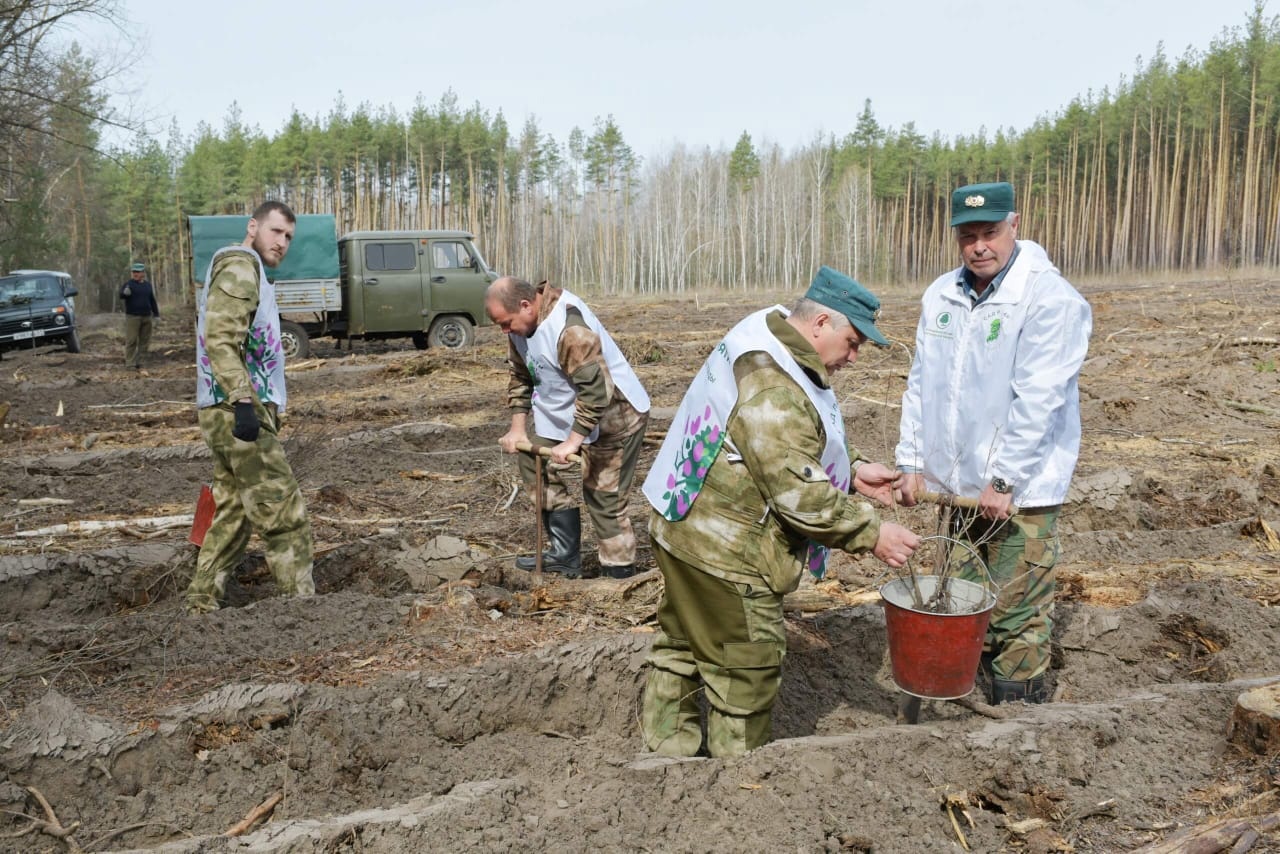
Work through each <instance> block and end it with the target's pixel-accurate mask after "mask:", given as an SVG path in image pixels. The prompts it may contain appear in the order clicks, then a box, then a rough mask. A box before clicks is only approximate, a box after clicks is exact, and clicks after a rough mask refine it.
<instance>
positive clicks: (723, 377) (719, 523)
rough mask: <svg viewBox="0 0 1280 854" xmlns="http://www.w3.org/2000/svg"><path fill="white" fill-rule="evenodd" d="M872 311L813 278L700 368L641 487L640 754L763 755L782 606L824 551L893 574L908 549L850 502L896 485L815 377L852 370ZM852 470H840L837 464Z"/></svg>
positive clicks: (907, 539) (866, 296) (864, 301)
mask: <svg viewBox="0 0 1280 854" xmlns="http://www.w3.org/2000/svg"><path fill="white" fill-rule="evenodd" d="M879 308H880V301H879V300H878V299H876V298H875V296H873V295H872V294H871V292H870V291H868V290H867V289H866V288H864V287H862V286H861V285H860V284H858V283H857V282H856V281H854V280H853V279H851V278H849V277H848V276H846V275H844V274H843V273H839V272H837V271H835V270H832V269H831V268H829V267H823V268H821V269H820V270H819V271H818V274H817V276H815V277H814V280H813V283H812V285H811V286H810V288H809V290H808V291H807V292H806V294H805V296H804V298H802V299H801V300H799V301H798V302H797V303H796V305H795V307H794V308H793V309H792V310H791V311H789V312H788V311H787V310H786V309H784V308H783V307H782V306H774V307H773V308H768V309H764V310H762V311H758V312H756V313H754V314H751V315H749V316H748V317H747V318H746V319H745V320H743V321H742V322H740V323H739V324H738V325H737V326H735V327H734V328H733V329H732V330H730V332H729V334H728V335H726V336H725V338H724V340H723V341H721V342H720V344H719V345H718V346H717V347H716V348H715V350H714V351H712V353H711V355H710V356H708V357H707V360H706V362H705V363H704V364H703V366H702V368H701V369H700V370H699V371H698V374H697V376H695V378H694V380H693V383H692V384H691V385H690V387H689V390H688V392H686V394H685V397H684V400H683V401H682V402H681V404H680V408H679V409H678V410H677V412H676V415H675V418H674V419H673V420H672V422H671V428H670V430H669V431H668V432H667V436H666V439H665V440H664V441H663V443H662V447H661V448H660V449H659V451H658V456H657V458H656V459H655V461H654V464H653V468H652V469H651V470H650V471H649V476H648V477H647V478H646V479H645V482H644V494H645V497H646V498H648V499H649V503H650V504H651V505H652V508H653V509H652V512H651V513H650V515H649V538H650V540H651V541H652V545H653V554H654V557H655V558H656V560H657V562H658V568H659V569H661V570H662V577H663V580H664V581H665V583H666V586H665V590H664V592H663V596H662V602H661V603H660V604H659V606H658V626H659V629H660V631H659V632H658V635H657V637H656V638H655V639H654V642H653V649H652V651H651V652H650V654H649V658H648V663H649V666H650V670H649V676H648V680H647V682H646V684H645V691H644V703H643V708H642V712H641V727H642V730H643V735H644V740H645V744H646V746H647V747H648V748H649V749H650V750H653V751H656V752H658V753H662V754H666V755H670V756H693V755H694V754H696V753H697V752H698V751H699V750H700V748H701V744H702V740H703V739H702V732H701V727H700V723H699V707H698V699H697V692H698V689H699V687H704V688H705V689H706V696H707V703H708V709H707V733H706V744H707V750H708V752H709V753H710V754H711V755H712V756H734V755H737V754H741V753H745V752H746V751H748V750H751V749H753V748H756V747H759V746H760V745H762V744H764V743H765V742H767V741H768V740H769V736H770V729H771V723H772V714H773V711H772V710H773V704H774V700H775V698H776V697H777V694H778V685H779V682H780V681H781V678H782V659H783V656H784V655H785V654H786V648H787V642H786V629H785V626H784V624H783V618H782V598H783V594H785V593H788V592H790V591H792V590H795V589H796V586H797V585H798V584H799V583H800V576H801V574H802V573H803V572H804V570H805V569H806V568H808V569H809V570H810V571H811V572H813V573H814V574H815V575H817V576H819V577H820V576H821V575H822V573H823V572H824V571H825V568H826V556H827V551H828V549H831V548H837V549H842V550H844V551H848V552H865V551H870V552H872V553H873V554H874V555H875V556H876V557H878V558H879V559H881V560H882V561H884V562H885V563H887V564H889V565H890V566H893V567H900V566H902V565H904V563H905V562H906V560H907V558H909V557H910V556H911V554H912V552H914V551H915V548H916V546H917V544H918V543H919V537H917V536H916V535H915V534H913V533H912V532H911V531H909V530H907V529H906V528H904V527H902V526H900V525H896V524H894V523H892V522H882V521H881V520H880V518H879V516H878V514H877V513H876V511H875V509H874V508H872V506H871V505H870V504H868V503H867V502H866V501H862V500H859V498H858V496H855V495H853V494H851V492H850V488H851V487H852V488H853V489H854V490H856V491H857V492H858V493H860V494H861V495H865V496H868V497H872V498H876V499H877V500H879V501H881V502H883V503H888V502H889V501H890V500H891V498H892V492H893V487H894V485H895V483H896V480H897V473H896V472H894V471H893V470H891V469H890V468H888V467H887V466H885V465H883V464H881V463H870V462H867V461H865V460H863V459H862V458H861V455H860V454H857V453H854V454H852V455H850V453H849V447H848V445H847V444H846V441H845V431H844V419H843V416H842V415H841V412H840V402H839V400H838V399H837V398H836V395H835V393H834V392H833V391H832V389H831V384H830V381H829V376H830V375H831V374H834V373H835V372H836V371H837V370H839V369H840V368H842V367H845V366H846V365H850V364H852V363H853V362H854V361H855V360H856V359H857V358H858V349H859V347H860V346H861V345H862V344H863V343H865V342H866V341H867V340H871V341H874V342H875V343H877V344H879V345H881V346H884V345H887V344H888V343H889V342H888V340H887V339H885V337H884V336H883V335H882V334H881V333H880V330H879V329H877V328H876V325H875V321H876V317H877V315H878V314H879ZM851 457H852V458H851Z"/></svg>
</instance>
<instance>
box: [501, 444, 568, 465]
mask: <svg viewBox="0 0 1280 854" xmlns="http://www.w3.org/2000/svg"><path fill="white" fill-rule="evenodd" d="M516 450H517V451H524V452H525V453H526V454H534V453H536V454H537V455H538V456H540V457H547V458H550V457H551V449H550V448H542V447H539V448H535V447H534V446H533V444H532V443H530V442H516ZM569 462H571V463H580V462H582V455H581V454H570V455H569Z"/></svg>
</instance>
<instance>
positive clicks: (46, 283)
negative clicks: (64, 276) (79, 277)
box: [0, 276, 62, 306]
mask: <svg viewBox="0 0 1280 854" xmlns="http://www.w3.org/2000/svg"><path fill="white" fill-rule="evenodd" d="M46 299H62V288H61V287H59V286H58V280H57V279H55V278H54V277H53V276H6V277H4V278H0V306H5V305H21V304H23V303H29V302H34V301H36V300H46Z"/></svg>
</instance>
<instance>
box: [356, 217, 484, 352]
mask: <svg viewBox="0 0 1280 854" xmlns="http://www.w3.org/2000/svg"><path fill="white" fill-rule="evenodd" d="M338 266H339V269H340V270H341V274H342V282H343V285H344V290H345V291H346V292H347V293H348V294H350V295H352V299H351V300H350V302H349V303H348V304H347V306H346V308H347V322H348V334H350V335H361V336H364V337H368V338H378V337H388V336H394V335H403V334H404V333H405V332H406V330H407V331H409V332H410V337H411V338H412V339H413V343H414V345H415V346H417V347H418V348H419V349H426V348H427V347H446V348H449V349H457V348H460V347H467V346H470V344H471V343H472V342H473V341H474V340H475V327H476V326H478V325H486V324H488V323H489V319H488V316H487V315H486V314H485V311H484V291H485V288H486V287H487V286H488V285H489V283H490V282H492V281H493V280H494V279H495V278H497V274H495V273H494V272H493V271H492V270H490V269H489V267H488V266H487V265H486V264H485V262H484V259H483V258H481V257H480V253H479V251H477V250H476V248H475V245H474V244H473V243H472V236H471V234H470V233H468V232H465V231H445V230H433V231H354V232H351V233H350V234H347V235H344V236H343V237H342V238H341V239H339V241H338ZM357 293H358V294H359V298H358V299H357V298H355V296H354V295H355V294H357Z"/></svg>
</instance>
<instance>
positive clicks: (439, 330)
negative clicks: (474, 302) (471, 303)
mask: <svg viewBox="0 0 1280 854" xmlns="http://www.w3.org/2000/svg"><path fill="white" fill-rule="evenodd" d="M475 340H476V329H475V327H474V326H472V325H471V321H470V320H467V319H466V318H465V317H463V316H462V315H460V314H446V315H443V316H441V317H437V318H436V319H435V320H433V321H432V322H431V329H430V331H428V332H427V344H428V345H429V346H431V347H443V348H445V349H446V350H461V349H462V348H463V347H470V346H471V345H472V343H474V342H475Z"/></svg>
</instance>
